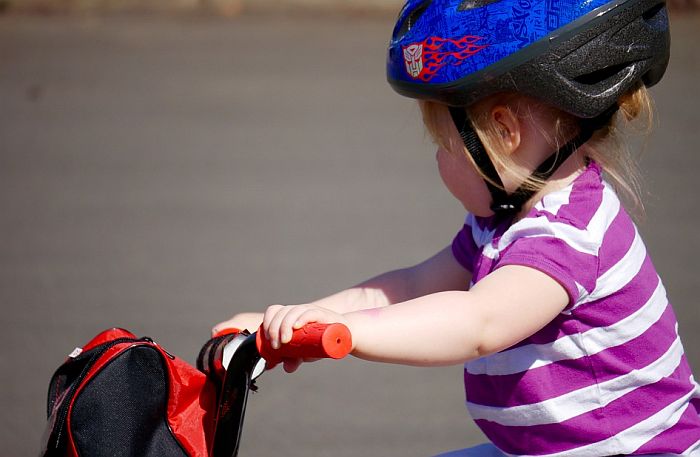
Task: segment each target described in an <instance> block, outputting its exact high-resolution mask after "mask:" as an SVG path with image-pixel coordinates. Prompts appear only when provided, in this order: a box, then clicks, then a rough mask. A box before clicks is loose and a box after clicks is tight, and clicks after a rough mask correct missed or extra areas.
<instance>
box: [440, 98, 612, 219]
mask: <svg viewBox="0 0 700 457" xmlns="http://www.w3.org/2000/svg"><path fill="white" fill-rule="evenodd" d="M617 109H618V106H617V105H614V106H612V107H611V108H609V109H608V110H607V111H605V112H604V113H603V114H601V115H599V116H597V117H595V118H592V119H582V120H581V130H580V131H579V133H578V135H576V136H575V137H574V138H572V139H571V140H569V141H568V142H567V143H566V144H564V145H563V146H562V147H561V148H559V150H557V151H556V152H554V153H553V154H551V155H550V156H549V157H548V158H547V159H545V160H544V162H542V163H541V164H540V165H539V166H538V167H537V169H535V170H534V171H533V172H532V174H531V175H530V176H531V177H533V178H535V179H538V180H541V181H546V180H547V179H549V178H550V177H551V176H552V175H553V174H554V172H555V171H557V169H558V168H559V167H560V166H561V165H562V164H563V163H564V162H565V161H566V159H568V158H569V157H570V156H571V154H573V153H574V152H575V151H576V150H577V149H578V148H579V147H581V145H583V144H584V143H585V142H586V141H588V140H589V139H590V138H591V137H592V136H593V133H595V131H596V130H598V129H599V128H601V127H603V126H604V125H605V124H607V123H608V121H609V120H610V118H611V117H612V116H613V115H614V114H615V113H616V112H617ZM449 110H450V115H451V116H452V121H453V122H454V124H455V127H457V131H458V132H459V136H460V137H462V141H463V142H464V146H465V147H466V148H467V151H468V152H469V154H470V155H471V157H472V159H473V160H474V163H475V164H476V166H477V168H478V169H479V170H481V172H482V173H483V174H484V176H485V178H484V182H485V183H486V187H487V188H488V190H489V193H490V194H491V211H493V212H494V213H495V214H496V216H497V217H499V218H505V217H510V216H514V215H516V214H517V213H518V212H520V210H521V209H522V207H523V205H524V204H525V202H527V201H528V200H530V198H532V196H533V195H534V194H535V193H536V192H537V191H538V190H539V189H537V188H532V187H529V186H525V183H523V184H521V185H520V186H519V187H518V188H517V189H516V190H515V191H513V192H512V193H510V194H509V193H508V192H506V190H505V188H504V186H503V181H502V180H501V177H500V176H499V174H498V172H497V171H496V167H495V165H494V164H493V162H492V161H491V158H490V157H489V155H488V153H487V152H486V148H485V147H484V144H483V143H482V141H481V139H480V138H479V135H477V134H476V131H475V130H474V127H473V126H472V123H471V121H470V120H469V117H468V116H467V110H466V109H465V108H464V107H453V106H450V107H449Z"/></svg>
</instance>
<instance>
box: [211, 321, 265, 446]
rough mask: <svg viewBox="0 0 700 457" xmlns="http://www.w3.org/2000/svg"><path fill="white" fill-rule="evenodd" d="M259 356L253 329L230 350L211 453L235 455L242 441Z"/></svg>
mask: <svg viewBox="0 0 700 457" xmlns="http://www.w3.org/2000/svg"><path fill="white" fill-rule="evenodd" d="M259 360H260V353H259V352H258V348H257V346H256V345H255V333H253V334H252V335H250V336H249V337H248V338H246V339H245V341H243V342H242V343H241V345H240V346H239V347H238V349H236V352H235V353H234V354H233V357H232V358H231V361H230V362H229V365H228V368H227V369H226V377H225V378H224V382H223V384H222V388H221V393H220V395H219V410H218V411H217V415H216V431H215V433H214V443H213V446H212V455H213V457H236V456H237V455H238V447H239V445H240V442H241V432H242V430H243V417H244V416H245V408H246V403H247V401H248V391H249V390H250V389H251V387H252V386H253V370H254V368H255V366H256V364H257V363H258V361H259Z"/></svg>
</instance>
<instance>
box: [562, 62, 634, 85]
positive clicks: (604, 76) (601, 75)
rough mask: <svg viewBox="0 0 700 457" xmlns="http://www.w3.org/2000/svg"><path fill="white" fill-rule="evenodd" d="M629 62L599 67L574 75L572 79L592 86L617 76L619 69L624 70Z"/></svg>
mask: <svg viewBox="0 0 700 457" xmlns="http://www.w3.org/2000/svg"><path fill="white" fill-rule="evenodd" d="M628 66H629V64H627V63H623V64H618V65H611V66H609V67H605V68H601V69H600V70H596V71H592V72H590V73H586V74H583V75H579V76H576V77H575V78H573V80H574V81H576V82H577V83H580V84H585V85H586V86H593V85H595V84H598V83H601V82H603V81H606V80H608V79H610V78H612V77H614V76H617V75H618V74H619V73H620V72H621V71H623V70H625V69H626V68H627V67H628Z"/></svg>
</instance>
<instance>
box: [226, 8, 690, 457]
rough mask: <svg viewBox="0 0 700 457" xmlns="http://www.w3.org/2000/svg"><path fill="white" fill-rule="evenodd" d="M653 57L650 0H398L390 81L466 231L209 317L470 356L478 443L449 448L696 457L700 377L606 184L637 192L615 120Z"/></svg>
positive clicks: (658, 43) (469, 390) (410, 360)
mask: <svg viewBox="0 0 700 457" xmlns="http://www.w3.org/2000/svg"><path fill="white" fill-rule="evenodd" d="M668 56H669V31H668V19H667V14H666V8H665V6H664V4H663V0H614V1H607V0H568V1H561V2H559V1H554V0H547V1H539V2H538V1H537V0H533V1H530V0H517V1H514V0H410V1H409V2H408V4H407V5H406V6H405V7H404V9H403V11H402V13H401V14H400V16H399V19H398V23H397V24H396V27H395V29H394V35H393V37H392V41H391V43H390V48H389V56H388V79H389V81H390V83H391V84H392V86H393V87H394V88H395V89H396V90H397V91H398V92H399V93H401V94H403V95H407V96H409V97H413V98H418V99H421V101H420V107H421V110H422V113H423V119H424V122H425V124H426V126H427V128H428V130H429V131H430V133H431V134H432V135H433V137H434V138H435V140H436V142H437V144H438V145H439V148H438V151H437V162H438V168H439V171H440V175H441V177H442V179H443V181H444V183H445V185H446V186H447V188H448V189H449V190H450V192H451V193H452V194H453V195H454V196H455V197H456V198H457V199H458V200H459V201H460V202H461V203H462V204H463V205H464V207H465V209H466V210H467V212H468V214H467V217H466V222H465V225H464V227H463V228H462V230H461V231H460V232H459V233H458V234H457V236H456V238H455V239H454V241H453V243H452V245H451V246H448V247H446V248H445V249H443V250H442V251H440V252H438V253H437V254H435V255H434V256H433V257H431V258H429V259H428V260H426V261H424V262H422V263H420V264H418V265H415V266H413V267H411V268H405V269H400V270H395V271H391V272H388V273H385V274H382V275H380V276H378V277H376V278H373V279H370V280H368V281H366V282H364V283H362V284H360V285H358V286H356V287H353V288H350V289H348V290H344V291H342V292H339V293H337V294H335V295H332V296H330V297H326V298H323V299H321V300H318V301H316V302H313V303H309V304H301V305H296V306H279V305H275V306H270V307H269V308H268V309H267V310H266V311H265V313H264V314H255V313H249V314H239V315H236V316H234V317H233V318H232V319H230V320H228V321H225V322H222V323H220V324H218V325H217V326H216V328H224V327H238V328H250V329H256V328H257V327H258V326H259V325H260V324H261V323H262V326H263V331H264V332H266V333H267V334H268V335H269V337H270V338H271V340H272V344H273V346H279V345H281V344H285V343H286V342H288V341H289V339H290V336H291V333H292V330H293V329H294V328H298V327H300V326H302V325H303V324H305V323H308V322H313V321H317V322H326V323H331V322H342V323H344V324H346V325H347V326H348V327H349V328H350V330H351V332H352V336H353V344H354V348H353V352H352V353H353V355H355V356H357V357H360V358H363V359H367V360H374V361H380V362H388V363H401V364H408V365H420V366H435V365H449V364H460V363H465V373H464V381H465V387H466V394H467V406H468V408H469V411H470V413H471V415H472V417H473V418H474V420H475V421H476V423H477V424H478V425H479V427H481V429H482V430H483V432H484V433H485V434H486V436H487V437H488V438H489V439H490V440H491V443H487V444H485V445H482V446H478V447H476V448H471V449H466V450H461V451H455V452H453V453H449V454H446V455H452V456H472V455H503V454H509V455H550V456H551V455H567V456H569V455H576V456H579V455H581V456H583V455H585V456H606V455H621V454H623V455H639V454H657V455H659V454H661V455H700V416H699V413H700V388H699V387H698V385H697V384H696V382H695V381H694V379H693V376H692V374H691V370H690V368H689V366H688V363H687V361H686V359H685V356H684V352H683V347H682V345H681V342H680V339H679V336H678V333H677V323H676V318H675V316H674V313H673V310H672V308H671V305H670V304H669V303H668V300H667V298H666V293H665V290H664V287H663V285H662V283H661V281H660V279H659V277H658V275H657V273H656V271H655V270H654V267H653V265H652V263H651V260H650V259H649V257H648V255H647V253H646V250H645V247H644V244H643V243H642V241H641V239H640V236H639V233H638V232H637V229H636V227H635V225H634V223H633V222H632V220H631V218H630V217H629V216H628V213H627V212H626V210H625V209H624V208H623V207H622V206H621V204H620V200H619V199H618V196H617V195H618V192H621V193H625V194H629V196H630V197H631V198H630V200H631V201H632V203H633V204H635V205H638V204H639V199H638V198H637V195H638V193H637V192H636V182H635V174H634V172H633V170H634V166H633V164H632V163H631V162H630V161H629V159H628V158H626V156H625V154H624V152H625V149H624V148H623V147H622V146H621V145H620V144H618V142H616V139H617V137H618V136H617V134H616V130H617V128H618V127H620V126H621V125H622V124H624V122H625V120H629V119H633V118H635V117H640V116H641V117H644V115H645V113H648V112H649V108H650V101H649V98H648V95H647V92H646V89H645V85H646V86H650V85H653V84H655V83H656V82H657V81H658V80H659V79H660V78H661V77H662V75H663V73H664V71H665V68H666V64H667V62H668ZM604 172H605V176H604V175H603V173H604ZM611 183H612V184H611ZM426 328H430V329H433V333H432V337H431V344H430V345H425V344H424V342H422V341H420V342H418V341H416V342H415V343H414V342H412V341H411V340H410V339H408V340H407V339H406V338H405V335H412V334H418V333H420V332H421V331H424V330H425V329H426ZM301 362H302V361H301V360H286V361H285V363H284V368H285V369H286V370H287V371H294V370H295V369H296V368H297V367H298V366H299V364H300V363H301Z"/></svg>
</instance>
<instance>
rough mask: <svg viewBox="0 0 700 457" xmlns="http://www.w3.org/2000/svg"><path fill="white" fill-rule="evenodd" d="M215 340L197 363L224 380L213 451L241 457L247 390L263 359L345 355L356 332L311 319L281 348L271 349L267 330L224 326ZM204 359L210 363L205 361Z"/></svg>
mask: <svg viewBox="0 0 700 457" xmlns="http://www.w3.org/2000/svg"><path fill="white" fill-rule="evenodd" d="M216 341H218V343H217V342H216ZM211 343H212V344H211V345H208V346H205V350H203V352H202V353H201V354H200V359H201V362H202V363H199V362H198V365H200V364H201V365H203V366H210V367H211V368H210V369H209V373H210V374H212V375H214V377H215V378H216V374H217V373H218V374H223V381H222V382H221V383H220V384H219V385H218V390H219V393H218V396H217V397H218V399H219V405H218V410H217V413H216V419H215V420H216V426H215V432H214V434H215V436H214V441H213V443H212V452H211V455H212V456H213V457H236V456H237V455H238V447H239V444H240V439H241V431H242V428H243V417H244V415H245V408H246V403H247V400H248V391H250V390H251V389H254V382H253V381H254V379H255V378H256V377H257V375H258V374H259V372H258V367H259V366H260V364H259V362H262V360H261V357H262V358H264V359H265V361H266V362H267V366H268V368H271V367H273V366H274V365H276V364H277V363H279V362H281V361H282V360H283V359H284V358H332V359H340V358H343V357H345V356H346V355H348V353H349V352H350V350H351V349H352V336H351V335H350V330H349V329H348V328H347V327H346V326H345V325H343V324H319V323H311V324H306V325H305V326H304V327H302V328H300V329H298V330H295V331H294V332H293V334H292V339H291V341H290V342H289V343H286V344H283V345H282V346H281V347H280V348H279V349H272V346H271V345H270V341H269V340H268V339H266V338H265V332H264V331H263V329H262V328H260V329H259V330H258V332H257V334H253V335H251V334H249V333H248V332H238V331H237V330H233V329H231V331H227V330H224V331H222V332H219V333H218V334H217V335H216V336H215V339H212V340H211ZM227 348H229V349H230V352H231V354H230V355H228V356H226V355H225V353H226V352H227ZM205 359H206V360H208V362H209V363H208V364H207V363H204V361H205ZM224 359H228V360H224ZM212 361H213V365H212ZM224 367H225V370H224ZM260 371H262V370H260Z"/></svg>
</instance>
